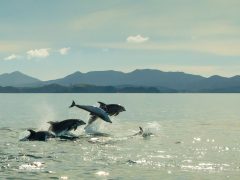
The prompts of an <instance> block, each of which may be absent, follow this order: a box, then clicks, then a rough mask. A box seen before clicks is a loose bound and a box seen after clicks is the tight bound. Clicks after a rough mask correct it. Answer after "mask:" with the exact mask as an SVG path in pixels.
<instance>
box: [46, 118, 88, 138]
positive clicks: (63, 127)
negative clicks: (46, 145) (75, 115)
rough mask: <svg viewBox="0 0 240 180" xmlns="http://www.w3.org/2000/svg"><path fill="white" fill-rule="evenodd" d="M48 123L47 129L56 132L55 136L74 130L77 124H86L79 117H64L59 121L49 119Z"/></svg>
mask: <svg viewBox="0 0 240 180" xmlns="http://www.w3.org/2000/svg"><path fill="white" fill-rule="evenodd" d="M48 123H49V124H50V127H49V131H51V132H53V133H54V134H56V136H61V135H64V134H66V133H67V132H69V131H71V130H74V131H75V130H76V129H77V128H78V126H81V125H84V124H86V123H85V122H84V121H82V120H80V119H66V120H63V121H60V122H58V121H56V122H53V121H49V122H48Z"/></svg>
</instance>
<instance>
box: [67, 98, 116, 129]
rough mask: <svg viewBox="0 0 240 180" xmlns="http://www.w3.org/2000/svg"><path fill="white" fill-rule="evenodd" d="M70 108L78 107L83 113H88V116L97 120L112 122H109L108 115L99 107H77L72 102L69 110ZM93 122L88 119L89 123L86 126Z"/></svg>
mask: <svg viewBox="0 0 240 180" xmlns="http://www.w3.org/2000/svg"><path fill="white" fill-rule="evenodd" d="M72 107H78V108H80V109H83V110H85V111H88V112H90V115H92V116H96V117H99V118H101V119H102V120H104V121H106V122H109V123H112V121H111V120H110V118H109V116H108V114H107V113H106V111H104V110H103V109H101V108H99V107H95V106H85V105H78V104H76V103H75V102H74V101H73V102H72V104H71V106H69V108H72ZM95 120H96V119H95ZM95 120H93V121H95ZM93 121H92V120H91V118H90V119H89V122H88V125H89V124H91V123H92V122H93Z"/></svg>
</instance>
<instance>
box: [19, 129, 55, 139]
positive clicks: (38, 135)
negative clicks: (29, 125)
mask: <svg viewBox="0 0 240 180" xmlns="http://www.w3.org/2000/svg"><path fill="white" fill-rule="evenodd" d="M28 131H29V132H30V135H29V136H27V137H26V138H23V139H21V141H24V140H29V141H46V140H47V139H48V138H55V136H54V135H53V134H52V133H50V132H48V131H34V130H32V129H28Z"/></svg>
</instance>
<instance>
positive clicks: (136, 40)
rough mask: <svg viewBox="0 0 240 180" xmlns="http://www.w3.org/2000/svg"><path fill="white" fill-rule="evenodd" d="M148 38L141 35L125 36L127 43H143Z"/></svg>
mask: <svg viewBox="0 0 240 180" xmlns="http://www.w3.org/2000/svg"><path fill="white" fill-rule="evenodd" d="M148 40H149V37H143V36H141V35H136V36H129V37H128V38H127V42H128V43H144V42H146V41H148Z"/></svg>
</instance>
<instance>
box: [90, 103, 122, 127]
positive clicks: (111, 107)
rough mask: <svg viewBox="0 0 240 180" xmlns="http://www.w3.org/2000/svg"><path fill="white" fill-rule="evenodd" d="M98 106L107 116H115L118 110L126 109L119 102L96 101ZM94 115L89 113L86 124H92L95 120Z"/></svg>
mask: <svg viewBox="0 0 240 180" xmlns="http://www.w3.org/2000/svg"><path fill="white" fill-rule="evenodd" d="M98 103H99V108H101V109H103V110H104V111H105V112H106V113H107V114H108V115H109V116H117V115H118V114H119V113H120V112H123V111H126V109H125V108H124V107H123V106H121V105H120V104H105V103H103V102H100V101H98ZM97 118H98V117H97V116H96V115H91V117H90V118H89V121H88V125H89V124H92V123H93V122H94V121H96V120H97Z"/></svg>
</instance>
